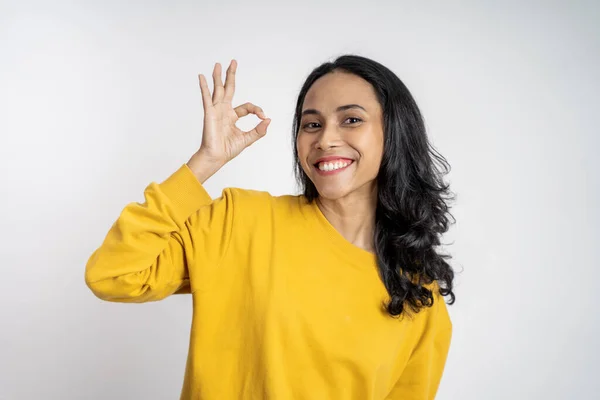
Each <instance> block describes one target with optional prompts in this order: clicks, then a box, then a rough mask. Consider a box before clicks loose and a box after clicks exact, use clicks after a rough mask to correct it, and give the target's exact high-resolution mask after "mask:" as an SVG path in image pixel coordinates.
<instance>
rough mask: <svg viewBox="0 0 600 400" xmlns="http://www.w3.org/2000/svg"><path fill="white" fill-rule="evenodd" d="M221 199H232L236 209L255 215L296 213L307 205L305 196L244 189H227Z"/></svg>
mask: <svg viewBox="0 0 600 400" xmlns="http://www.w3.org/2000/svg"><path fill="white" fill-rule="evenodd" d="M221 197H222V198H228V199H230V201H231V202H232V204H233V206H234V208H235V209H238V210H243V211H246V212H248V213H253V214H261V213H264V212H269V213H273V212H295V211H299V210H300V209H302V207H303V206H304V205H305V204H306V201H305V198H304V196H302V195H300V194H292V193H284V194H274V193H272V192H270V191H267V190H260V189H248V188H243V187H226V188H225V189H223V192H222V195H221Z"/></svg>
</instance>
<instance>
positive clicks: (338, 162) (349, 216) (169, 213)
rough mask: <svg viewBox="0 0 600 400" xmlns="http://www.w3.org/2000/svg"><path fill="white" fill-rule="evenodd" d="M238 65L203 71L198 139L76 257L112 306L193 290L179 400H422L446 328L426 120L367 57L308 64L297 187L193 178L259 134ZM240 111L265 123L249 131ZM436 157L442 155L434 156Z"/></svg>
mask: <svg viewBox="0 0 600 400" xmlns="http://www.w3.org/2000/svg"><path fill="white" fill-rule="evenodd" d="M236 68H237V62H236V61H235V60H232V62H231V64H230V65H229V67H228V69H227V74H226V81H225V85H223V83H222V81H221V66H220V64H219V63H217V64H216V65H215V68H214V71H213V81H214V92H213V94H212V97H211V94H210V91H209V88H208V85H207V82H206V78H205V77H204V76H203V75H202V74H200V75H199V80H200V89H201V93H202V101H203V107H204V126H203V129H204V130H203V135H202V143H201V146H200V149H199V150H198V151H197V152H196V153H194V155H193V156H192V157H191V158H190V159H189V161H188V162H187V163H185V164H183V165H182V166H181V167H180V168H178V170H177V171H175V172H174V173H173V174H172V175H171V176H170V177H169V178H167V179H166V180H165V181H163V182H162V183H160V184H158V183H155V182H152V183H150V184H149V185H148V186H147V188H146V189H145V191H144V196H145V199H146V201H145V202H144V203H143V204H140V203H130V204H128V205H127V206H126V207H125V208H124V210H123V211H122V213H121V214H120V216H119V218H118V219H117V220H116V222H115V223H114V224H113V226H112V227H111V229H110V231H109V232H108V234H107V236H106V238H105V240H104V242H103V243H102V245H101V246H100V247H99V248H98V249H97V250H96V251H95V252H94V253H93V254H92V255H91V257H90V259H89V261H88V263H87V266H86V282H87V285H88V286H89V287H90V289H91V290H92V291H93V292H94V294H95V295H96V296H98V297H99V298H101V299H103V300H107V301H117V302H146V301H154V300H160V299H163V298H164V297H166V296H169V295H171V294H174V293H192V294H193V296H192V299H193V310H194V312H193V318H192V328H191V335H190V344H189V356H188V360H187V366H186V373H185V379H184V384H183V390H182V393H181V398H182V399H219V400H221V399H361V400H369V399H402V400H408V399H433V398H434V397H435V394H436V391H437V388H438V385H439V382H440V379H441V376H442V371H443V369H444V365H445V361H446V356H447V353H448V349H449V346H450V339H451V332H452V324H451V321H450V318H449V315H448V312H447V308H446V304H445V302H444V299H443V297H442V296H450V303H453V302H454V293H453V292H452V280H453V272H452V268H451V267H450V266H449V265H448V264H447V263H446V262H445V261H444V258H448V257H449V256H447V255H438V254H437V253H436V251H435V249H434V247H435V246H437V245H439V243H440V242H439V235H440V234H442V233H443V232H445V231H446V230H447V229H448V218H447V215H449V213H448V207H447V205H446V204H445V202H444V201H443V198H442V195H443V194H445V193H447V192H448V187H447V186H444V185H443V184H442V183H441V179H440V176H439V175H440V174H439V173H438V172H437V170H436V169H435V167H434V165H433V159H432V158H431V156H430V154H434V153H430V146H429V144H428V140H427V136H426V133H425V128H424V123H423V121H422V118H421V115H420V113H419V110H418V108H417V105H416V104H415V102H414V100H413V98H412V96H411V95H410V93H409V91H408V90H407V89H406V87H405V86H404V84H403V83H402V82H401V81H400V80H399V79H398V78H397V77H396V76H395V75H394V74H393V73H392V72H391V71H390V70H388V69H387V68H386V67H384V66H382V65H381V64H379V63H377V62H375V61H373V60H370V59H368V58H364V57H360V56H356V55H345V56H342V57H339V58H338V59H336V60H335V61H334V62H333V63H325V64H323V65H321V66H319V67H318V68H316V69H315V70H314V71H313V72H312V73H311V74H310V75H309V77H308V78H307V80H306V82H305V83H304V85H303V87H302V90H301V92H300V95H299V98H298V102H297V105H296V113H295V117H294V156H295V163H296V172H297V175H298V178H299V181H300V183H301V184H302V188H303V194H302V195H299V196H292V195H285V196H272V195H270V194H269V193H266V192H260V191H253V190H244V189H239V188H227V189H225V190H224V191H223V194H222V196H221V197H219V198H218V199H215V200H212V199H211V198H210V196H209V195H208V193H207V192H206V191H205V189H204V188H203V185H202V184H203V183H204V182H205V181H206V180H207V179H208V178H209V177H210V176H212V175H213V174H214V173H215V172H217V171H218V170H219V168H221V167H222V166H223V165H224V164H225V163H227V162H228V161H230V160H231V159H233V158H234V157H235V156H237V155H238V154H239V153H240V152H241V151H242V150H243V149H245V148H246V147H248V146H249V145H251V144H252V143H254V142H255V141H256V140H258V139H259V138H261V137H262V136H264V135H265V134H266V131H267V128H268V125H269V123H270V121H271V120H270V119H269V118H267V117H266V115H265V113H264V112H263V110H262V109H261V108H260V107H258V106H256V105H253V104H251V103H246V104H243V105H241V106H238V107H236V108H232V105H231V103H232V99H233V94H234V91H235V73H236ZM248 114H255V115H257V116H258V117H259V118H260V119H262V121H261V122H260V123H259V124H258V125H257V126H256V127H255V128H254V129H252V130H251V131H249V132H242V131H241V130H239V129H238V128H237V127H236V125H235V122H236V121H237V120H238V119H239V118H241V117H243V116H246V115H248ZM437 159H438V160H441V161H443V158H441V157H437Z"/></svg>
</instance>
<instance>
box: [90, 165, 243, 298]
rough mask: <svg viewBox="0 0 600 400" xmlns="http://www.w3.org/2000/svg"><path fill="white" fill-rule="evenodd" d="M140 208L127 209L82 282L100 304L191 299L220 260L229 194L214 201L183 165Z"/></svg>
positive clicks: (229, 214) (132, 205) (92, 259)
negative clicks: (186, 295)
mask: <svg viewBox="0 0 600 400" xmlns="http://www.w3.org/2000/svg"><path fill="white" fill-rule="evenodd" d="M144 197H145V202H144V203H137V202H133V203H129V204H127V205H126V206H125V208H124V209H123V210H122V211H121V213H120V215H119V217H118V218H117V220H116V221H115V222H114V223H113V225H112V226H111V228H110V230H109V231H108V233H107V234H106V237H105V239H104V241H103V243H102V244H101V245H100V247H98V248H97V249H96V250H95V251H94V252H93V253H92V254H91V256H90V257H89V260H88V261H87V264H86V269H85V282H86V284H87V286H88V287H89V288H90V289H91V291H92V292H93V293H94V294H95V295H96V296H97V297H98V298H100V299H102V300H106V301H112V302H123V303H142V302H147V301H156V300H161V299H163V298H165V297H167V296H169V295H171V294H179V293H191V292H193V291H194V290H195V284H194V281H195V280H196V279H197V280H202V279H203V275H204V274H206V273H207V271H208V270H210V269H213V268H215V266H216V265H217V264H218V263H219V261H220V259H221V257H222V256H223V254H224V252H225V250H226V248H227V245H228V242H229V238H230V235H231V225H232V214H233V210H232V209H233V206H232V204H233V194H232V192H231V191H230V190H229V189H225V190H224V191H223V195H222V196H221V197H220V198H218V199H216V200H214V201H213V200H212V199H211V197H210V195H209V194H208V193H207V192H206V190H205V189H204V187H203V186H202V185H201V183H200V182H199V181H198V179H197V178H196V177H195V175H194V174H193V172H192V171H191V170H190V169H189V167H188V166H187V165H186V164H183V165H182V166H181V167H180V168H179V169H178V170H177V171H175V172H174V173H173V174H172V175H171V176H170V177H168V178H167V179H166V180H165V181H163V182H162V183H156V182H151V183H150V184H149V185H148V186H147V187H146V189H145V190H144Z"/></svg>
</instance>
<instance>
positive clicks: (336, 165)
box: [319, 161, 350, 171]
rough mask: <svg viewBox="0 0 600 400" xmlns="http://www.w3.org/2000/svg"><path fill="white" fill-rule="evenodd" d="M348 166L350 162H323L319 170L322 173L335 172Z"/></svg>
mask: <svg viewBox="0 0 600 400" xmlns="http://www.w3.org/2000/svg"><path fill="white" fill-rule="evenodd" d="M348 164H350V162H349V161H335V162H322V163H319V169H320V170H321V171H334V170H336V169H340V168H344V167H347V166H348Z"/></svg>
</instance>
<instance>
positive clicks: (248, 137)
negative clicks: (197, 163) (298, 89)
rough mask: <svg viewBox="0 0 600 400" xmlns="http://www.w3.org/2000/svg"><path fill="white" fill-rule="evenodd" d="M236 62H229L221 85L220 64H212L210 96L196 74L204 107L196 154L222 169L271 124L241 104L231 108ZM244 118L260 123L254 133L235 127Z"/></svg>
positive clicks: (253, 108) (256, 110) (260, 112)
mask: <svg viewBox="0 0 600 400" xmlns="http://www.w3.org/2000/svg"><path fill="white" fill-rule="evenodd" d="M236 69H237V61H236V60H231V63H230V64H229V68H227V75H226V79H225V86H223V82H222V81H221V64H219V63H216V64H215V68H214V70H213V82H214V93H213V94H212V97H211V94H210V91H209V89H208V84H207V83H206V78H205V77H204V75H202V74H199V75H198V78H199V80H200V90H201V92H202V104H203V107H204V127H203V132H202V144H201V145H200V149H199V150H198V153H200V154H201V155H202V156H203V157H204V158H206V159H208V160H211V161H212V162H214V163H216V164H217V165H221V166H222V165H224V164H225V163H227V162H228V161H230V160H232V159H233V158H234V157H236V156H237V155H238V154H240V153H241V152H242V150H244V149H245V148H246V147H248V146H250V145H251V144H252V143H254V142H255V141H257V140H258V139H260V138H261V137H263V136H264V135H265V134H266V133H267V127H268V126H269V123H270V122H271V120H270V119H269V118H267V117H266V115H265V113H264V112H263V110H262V109H261V108H260V107H258V106H256V105H254V104H252V103H245V104H242V105H240V106H238V107H236V108H233V107H232V105H231V101H232V100H233V94H234V92H235V73H236ZM248 114H254V115H256V116H258V117H259V118H260V119H262V121H261V122H260V123H259V124H258V125H256V127H254V129H252V130H250V131H248V132H244V131H242V130H241V129H239V128H238V127H237V126H236V125H235V123H236V121H237V120H238V119H240V118H242V117H245V116H246V115H248Z"/></svg>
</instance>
